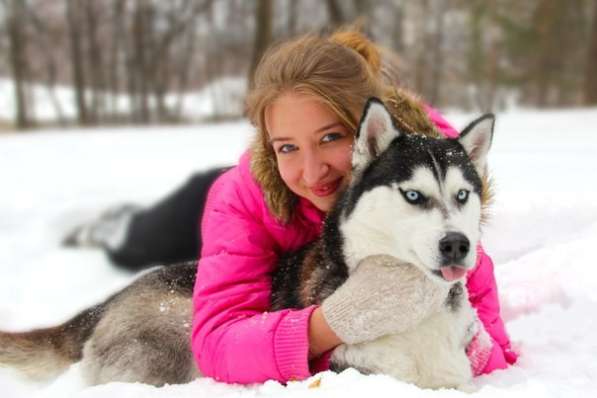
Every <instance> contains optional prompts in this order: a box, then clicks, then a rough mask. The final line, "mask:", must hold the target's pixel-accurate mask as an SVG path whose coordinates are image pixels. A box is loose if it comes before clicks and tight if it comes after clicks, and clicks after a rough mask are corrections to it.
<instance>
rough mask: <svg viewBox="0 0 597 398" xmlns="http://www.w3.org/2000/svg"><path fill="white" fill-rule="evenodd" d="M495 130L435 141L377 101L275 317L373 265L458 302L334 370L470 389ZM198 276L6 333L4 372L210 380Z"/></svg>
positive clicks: (341, 358)
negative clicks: (198, 355) (404, 270)
mask: <svg viewBox="0 0 597 398" xmlns="http://www.w3.org/2000/svg"><path fill="white" fill-rule="evenodd" d="M493 123H494V117H493V116H492V115H486V116H483V117H481V118H479V119H477V120H476V121H474V122H473V123H471V124H470V125H469V126H468V127H467V128H465V129H464V130H463V131H462V133H461V134H460V137H459V138H458V139H435V138H429V137H425V136H422V135H414V134H404V133H402V132H401V131H399V130H398V129H397V128H396V127H395V125H394V123H393V121H392V117H391V116H390V114H389V113H388V111H387V110H386V108H385V107H384V105H383V104H382V103H381V102H380V101H379V100H377V99H371V100H369V102H368V103H367V105H366V107H365V111H364V114H363V117H362V119H361V123H360V126H359V129H358V132H357V137H356V141H355V149H354V153H353V161H352V163H353V172H352V182H351V184H350V186H349V187H348V188H347V190H346V191H345V192H344V193H343V194H342V196H341V198H340V199H339V200H338V202H337V204H336V205H335V207H334V208H333V209H332V210H331V211H330V213H329V214H328V216H327V218H326V221H325V227H324V230H323V234H322V236H321V238H320V239H318V240H317V241H315V242H313V243H312V244H309V245H307V246H305V247H304V248H302V249H301V250H299V251H297V252H295V253H291V254H289V255H286V256H283V257H282V258H281V259H280V262H279V265H278V267H277V270H276V272H275V274H274V275H273V279H272V300H271V301H272V309H274V310H275V309H280V308H303V307H306V306H309V305H311V304H319V303H321V302H322V301H323V300H324V299H325V298H326V297H328V296H329V295H330V294H332V293H333V292H334V291H335V290H336V289H337V288H338V287H339V286H340V285H342V283H343V282H344V281H345V280H346V279H347V278H348V276H349V275H350V273H351V272H352V271H353V270H354V269H355V268H356V267H357V265H358V264H359V263H360V262H361V261H362V260H364V259H372V258H373V259H376V258H377V259H381V260H380V261H389V262H391V263H392V264H394V265H395V266H400V265H401V264H405V263H408V264H412V265H414V266H416V267H418V268H420V269H421V270H422V271H423V272H424V273H425V274H426V275H427V276H428V277H429V278H431V279H432V280H433V281H435V282H437V283H438V284H441V285H442V286H443V287H444V288H445V289H446V292H448V291H449V293H448V294H447V297H446V301H445V305H444V306H443V308H442V310H441V311H439V312H438V313H435V314H432V315H430V316H429V317H427V318H426V319H425V320H423V321H422V322H421V323H420V324H419V325H418V326H416V327H415V328H413V329H412V330H409V331H407V332H405V333H402V334H400V335H391V336H384V337H382V338H379V339H377V340H375V341H372V342H367V343H361V344H355V345H341V346H339V347H337V348H336V349H335V350H334V353H333V355H332V366H333V368H335V369H343V368H346V367H355V368H357V369H359V370H361V371H363V372H365V373H384V374H389V375H392V376H394V377H396V378H398V379H400V380H404V381H408V382H412V383H415V384H417V385H419V386H422V387H432V388H435V387H459V386H462V385H465V384H466V383H467V382H468V381H469V380H470V379H471V371H470V365H469V362H468V359H467V357H466V355H465V347H466V346H467V344H468V342H469V341H470V340H471V338H472V336H473V335H474V333H475V324H476V323H475V319H476V315H475V313H474V311H473V309H472V308H471V306H470V304H469V302H468V297H467V293H466V289H465V288H464V287H463V284H462V282H463V278H464V276H465V275H466V272H467V270H468V269H470V268H472V267H473V266H474V264H475V258H476V251H475V247H476V245H477V242H478V240H479V235H480V225H481V218H482V205H483V202H484V199H485V196H486V195H485V192H486V190H485V187H486V184H485V183H484V182H483V181H484V178H485V167H486V166H485V161H486V155H487V152H488V150H489V147H490V144H491V139H492V134H493ZM195 273H196V265H195V263H183V264H179V265H173V266H169V267H160V268H158V269H155V270H153V271H150V272H148V273H146V274H144V275H142V276H141V277H140V278H139V279H137V280H136V281H135V282H134V283H132V284H131V285H130V286H128V287H126V288H125V289H123V290H122V291H120V292H118V293H116V294H115V295H113V296H112V297H110V298H108V299H107V300H106V301H105V302H103V303H101V304H98V305H96V306H94V307H91V308H89V309H86V310H84V311H83V312H81V313H80V314H79V315H77V316H75V317H74V318H72V319H71V320H69V321H67V322H66V323H64V324H62V325H59V326H56V327H53V328H47V329H39V330H34V331H30V332H22V333H6V332H0V366H3V365H4V366H11V367H14V368H16V369H18V370H21V371H23V372H24V373H26V374H27V375H29V376H32V377H34V378H37V379H39V378H47V377H53V376H56V375H57V374H59V373H61V372H63V371H64V370H65V369H66V368H67V367H68V366H70V365H71V364H72V363H74V362H77V361H81V368H82V371H83V375H84V377H85V379H86V381H87V382H88V383H90V384H100V383H106V382H110V381H124V382H143V383H148V384H154V385H163V384H166V383H168V384H173V383H185V382H188V381H190V380H192V379H194V378H196V377H198V376H199V372H198V371H197V370H196V367H195V364H194V361H193V357H192V354H191V351H190V346H189V340H190V337H189V336H190V325H191V317H192V304H191V297H192V290H193V286H194V282H195Z"/></svg>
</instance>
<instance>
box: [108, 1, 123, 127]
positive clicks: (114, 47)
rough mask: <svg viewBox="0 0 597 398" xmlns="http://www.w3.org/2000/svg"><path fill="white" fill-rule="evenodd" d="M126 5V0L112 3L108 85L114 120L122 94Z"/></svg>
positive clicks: (111, 112)
mask: <svg viewBox="0 0 597 398" xmlns="http://www.w3.org/2000/svg"><path fill="white" fill-rule="evenodd" d="M124 13H125V7H124V0H116V1H115V2H114V4H113V5H112V16H111V18H112V23H111V34H112V37H111V39H110V41H111V43H110V60H109V65H108V86H109V88H110V89H109V90H110V115H111V116H110V117H111V119H112V120H113V121H116V120H115V119H117V118H118V116H117V115H118V113H119V112H120V110H119V109H118V96H120V95H121V89H120V79H119V65H120V59H121V57H120V56H119V50H120V49H121V48H122V47H121V44H120V43H121V41H122V40H126V39H125V38H124V35H125V32H126V29H125V28H124V18H125V15H124Z"/></svg>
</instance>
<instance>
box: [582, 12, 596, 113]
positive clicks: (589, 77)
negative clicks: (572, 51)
mask: <svg viewBox="0 0 597 398" xmlns="http://www.w3.org/2000/svg"><path fill="white" fill-rule="evenodd" d="M589 43H590V44H589V51H588V53H589V54H588V57H587V66H586V69H585V93H584V94H585V98H584V99H585V104H587V105H595V104H597V72H596V71H597V4H593V23H592V28H591V38H590V40H589Z"/></svg>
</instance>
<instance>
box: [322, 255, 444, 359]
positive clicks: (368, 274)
mask: <svg viewBox="0 0 597 398" xmlns="http://www.w3.org/2000/svg"><path fill="white" fill-rule="evenodd" d="M449 289H450V286H449V285H447V284H446V285H445V286H444V285H443V284H438V283H435V282H433V281H431V280H430V279H429V278H428V277H427V276H426V275H425V274H424V273H423V272H422V271H421V270H419V269H418V268H417V267H415V266H413V265H410V264H406V263H401V262H399V261H398V260H397V259H395V258H394V257H391V256H385V255H378V256H370V257H367V258H366V259H364V260H363V261H361V262H360V263H359V265H358V266H357V268H356V270H355V271H354V272H353V273H352V274H351V275H350V276H349V277H348V279H347V280H346V282H344V284H343V285H342V286H340V287H339V288H338V290H336V291H335V292H334V293H333V294H332V295H331V296H329V297H328V298H327V299H325V300H324V301H323V304H322V306H321V310H322V311H321V312H322V314H321V315H322V316H323V318H324V320H325V323H326V325H327V327H329V329H331V331H332V332H333V334H334V335H335V336H336V337H337V338H338V339H339V340H341V341H342V342H344V343H347V344H356V343H360V342H363V341H370V340H374V339H376V338H378V337H380V336H384V335H387V334H391V333H392V334H393V333H402V332H404V331H407V330H409V329H410V328H412V327H414V326H416V325H417V324H419V323H420V322H421V321H422V320H423V319H425V318H426V317H427V316H429V315H431V314H433V313H435V312H437V311H438V310H439V309H440V308H441V306H442V305H443V304H444V303H445V300H446V298H447V296H448V292H449ZM318 316H319V315H318ZM330 342H335V340H334V339H333V338H332V339H331V340H330ZM329 348H331V347H329ZM329 348H328V349H329Z"/></svg>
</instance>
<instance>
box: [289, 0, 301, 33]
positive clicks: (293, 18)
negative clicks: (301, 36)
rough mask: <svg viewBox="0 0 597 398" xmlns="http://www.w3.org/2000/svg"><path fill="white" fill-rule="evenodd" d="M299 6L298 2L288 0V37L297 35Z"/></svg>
mask: <svg viewBox="0 0 597 398" xmlns="http://www.w3.org/2000/svg"><path fill="white" fill-rule="evenodd" d="M297 6H298V2H297V1H296V0H288V20H287V21H286V35H287V36H288V37H292V36H294V35H295V34H296V22H297V15H298V13H297Z"/></svg>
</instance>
